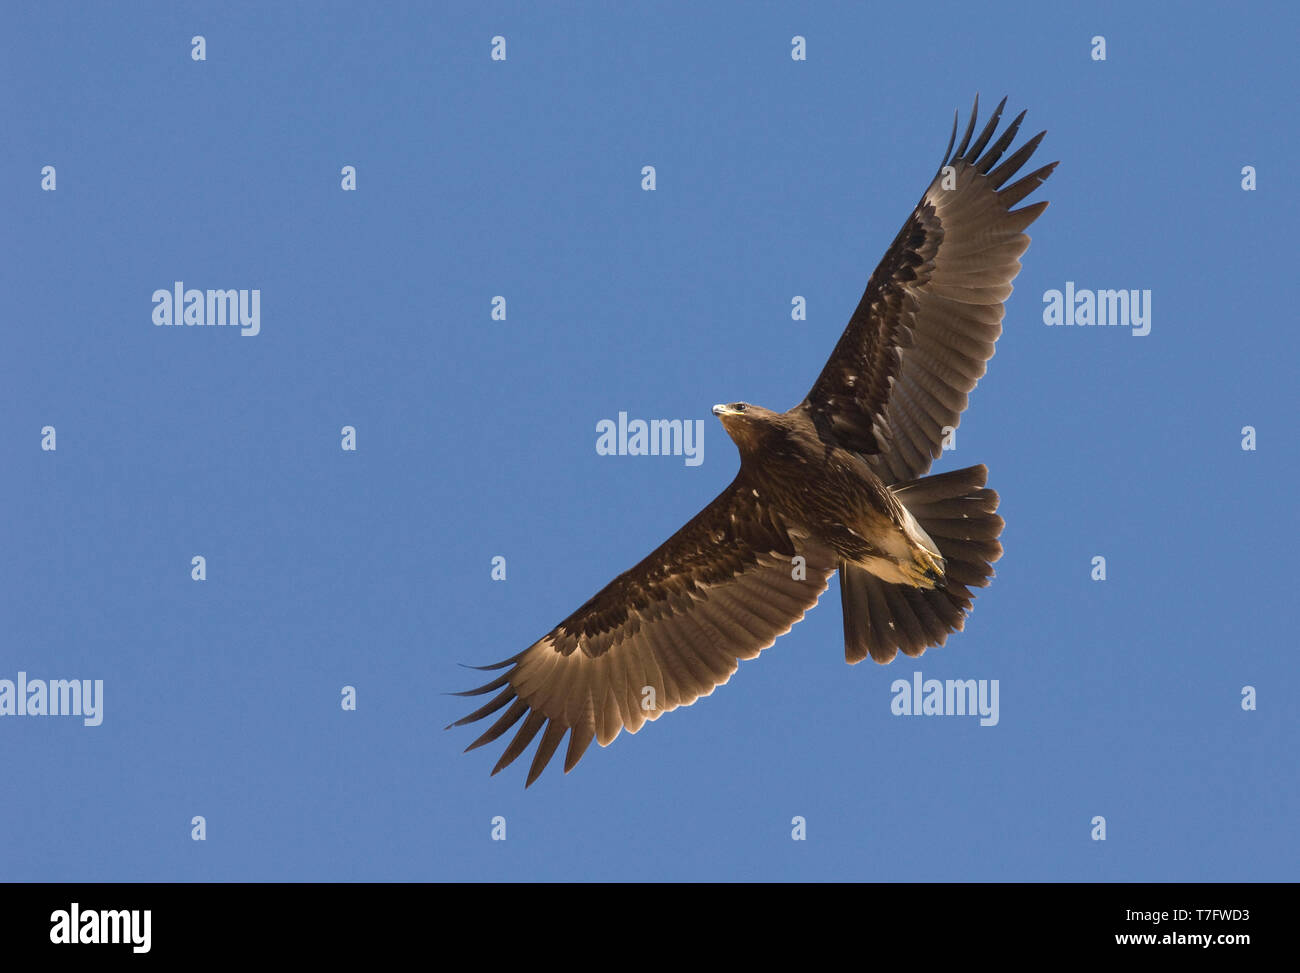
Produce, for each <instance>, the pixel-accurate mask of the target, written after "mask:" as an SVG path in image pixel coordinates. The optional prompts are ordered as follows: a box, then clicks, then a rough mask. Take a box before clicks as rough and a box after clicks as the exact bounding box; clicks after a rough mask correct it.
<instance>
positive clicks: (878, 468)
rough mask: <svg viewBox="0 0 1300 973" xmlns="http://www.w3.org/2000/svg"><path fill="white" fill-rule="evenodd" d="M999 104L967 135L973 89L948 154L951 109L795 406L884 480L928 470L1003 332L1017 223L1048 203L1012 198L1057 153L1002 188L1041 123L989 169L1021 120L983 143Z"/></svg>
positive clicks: (1023, 241)
mask: <svg viewBox="0 0 1300 973" xmlns="http://www.w3.org/2000/svg"><path fill="white" fill-rule="evenodd" d="M1005 104H1006V99H1005V98H1004V99H1002V103H1001V104H999V105H998V107H997V110H996V111H994V113H993V117H992V118H991V119H989V122H988V124H987V125H986V126H985V127H984V129H983V131H981V132H980V134H979V137H978V138H976V139H975V141H974V142H971V135H972V134H973V132H974V130H975V117H976V114H977V113H978V111H979V98H978V97H976V99H975V107H974V108H972V109H971V117H970V123H969V124H968V125H967V127H966V133H965V135H964V136H963V137H962V140H961V145H959V146H958V147H957V150H956V151H955V152H952V146H953V142H954V141H955V140H956V136H957V123H956V120H955V119H954V121H953V132H952V138H951V139H949V142H948V150H947V151H945V152H944V163H943V165H942V166H941V167H940V169H939V172H938V174H937V175H936V176H935V177H934V181H933V182H931V183H930V187H929V188H928V189H927V190H926V191H925V195H924V196H922V197H921V202H920V203H918V204H917V207H916V209H915V210H914V211H913V212H912V215H911V216H909V217H908V219H907V222H906V223H904V224H903V228H902V229H901V230H900V231H899V233H898V236H897V237H895V239H894V242H893V243H892V244H891V245H890V247H889V250H888V252H886V253H885V256H884V258H883V259H882V260H881V261H880V265H879V266H878V267H877V268H876V269H875V272H874V273H872V275H871V279H870V281H869V282H868V283H867V288H866V292H865V293H864V294H863V295H862V300H861V301H860V302H859V304H858V307H857V310H855V311H854V312H853V317H852V319H851V320H850V321H849V324H848V327H847V328H846V329H845V330H844V334H843V335H842V336H841V337H840V340H839V342H838V343H837V344H836V346H835V350H834V352H832V353H831V357H830V360H829V361H827V363H826V367H825V368H824V369H823V370H822V373H821V376H820V377H819V378H818V379H817V382H816V384H815V385H814V386H813V387H812V391H810V392H809V393H808V397H807V398H806V399H805V400H804V401H803V402H802V403H801V404H800V405H799V406H797V407H796V408H802V409H805V410H807V412H808V414H809V418H811V419H812V421H813V424H814V425H815V426H816V428H817V431H818V433H819V435H820V436H821V437H822V438H823V439H825V440H827V441H830V442H834V443H835V444H837V445H839V446H842V447H844V448H846V449H851V450H853V451H854V452H857V453H860V454H861V455H862V456H863V458H864V459H865V460H866V461H867V462H868V463H869V464H870V465H871V467H872V469H873V470H874V471H875V473H876V475H878V476H879V477H880V478H881V479H882V480H884V481H885V482H886V483H897V482H900V481H903V480H912V479H916V478H917V477H920V476H923V475H924V474H925V473H926V472H928V471H929V469H930V463H931V461H932V460H933V459H937V458H938V456H939V454H940V452H941V451H942V448H943V447H942V443H943V427H944V426H951V427H953V428H955V427H956V426H957V423H958V422H959V421H960V418H961V413H962V411H963V410H964V409H965V408H966V402H967V394H968V393H969V392H970V391H971V389H973V388H974V387H975V383H976V382H977V381H978V380H979V379H980V377H981V376H982V375H983V374H984V369H985V367H986V363H987V362H988V360H989V359H990V358H991V357H993V343H994V342H995V341H996V340H997V338H998V335H999V334H1001V333H1002V315H1003V311H1004V308H1003V303H1002V302H1003V301H1005V300H1006V299H1007V296H1008V295H1009V294H1010V293H1011V281H1012V280H1013V279H1014V278H1015V276H1016V274H1017V273H1019V272H1020V259H1019V258H1020V255H1021V254H1023V253H1024V252H1025V248H1026V247H1028V246H1029V237H1027V236H1026V235H1025V233H1024V230H1025V228H1026V227H1028V226H1029V224H1030V223H1032V222H1033V221H1034V220H1035V219H1036V218H1037V217H1038V214H1039V213H1041V212H1042V211H1043V210H1044V209H1045V208H1046V206H1047V203H1046V202H1038V203H1033V204H1032V205H1029V206H1023V207H1021V208H1020V209H1012V208H1011V207H1013V206H1015V205H1016V204H1017V203H1019V202H1020V201H1021V200H1023V199H1024V198H1025V197H1026V196H1028V195H1029V194H1030V193H1031V192H1033V190H1034V189H1036V188H1037V187H1038V186H1039V185H1041V184H1042V182H1043V180H1044V179H1046V178H1047V177H1048V176H1049V175H1050V174H1051V172H1052V170H1053V169H1054V168H1056V163H1055V162H1053V163H1051V164H1050V165H1046V166H1043V167H1042V168H1041V169H1038V170H1036V171H1034V172H1031V173H1030V174H1029V175H1027V176H1024V177H1023V178H1021V179H1020V180H1018V181H1017V182H1015V183H1013V184H1012V185H1010V186H1006V188H1003V186H1004V185H1005V184H1006V182H1007V181H1008V180H1009V179H1011V178H1012V177H1013V176H1015V175H1016V174H1017V172H1018V171H1019V170H1020V168H1021V166H1023V165H1024V164H1025V162H1026V161H1028V159H1029V157H1030V156H1031V155H1032V154H1033V152H1034V149H1035V148H1037V147H1038V143H1039V141H1040V140H1041V139H1042V137H1043V135H1045V134H1046V133H1045V132H1040V133H1039V134H1038V135H1036V136H1034V137H1033V138H1032V139H1030V140H1029V141H1028V142H1026V143H1025V144H1024V145H1023V146H1022V147H1021V148H1020V149H1019V150H1018V151H1016V152H1015V153H1014V154H1013V155H1011V156H1010V157H1008V158H1007V160H1006V161H1005V162H1003V163H1002V164H1001V165H999V166H997V168H994V165H995V164H996V163H997V161H998V159H999V158H1001V156H1002V153H1003V152H1005V151H1006V149H1007V148H1008V146H1010V145H1011V143H1012V141H1013V140H1014V139H1015V137H1016V133H1017V132H1018V131H1019V129H1020V122H1021V119H1023V118H1024V112H1021V113H1020V115H1019V116H1017V118H1016V119H1015V121H1013V122H1012V123H1011V124H1010V125H1009V126H1008V127H1007V129H1006V131H1005V132H1003V133H1002V135H1001V136H1000V137H999V138H998V139H997V141H995V142H993V144H992V145H989V140H990V139H991V138H992V137H993V133H994V131H995V130H996V129H997V125H998V120H999V119H1000V118H1001V116H1002V108H1003V106H1004V105H1005ZM986 147H987V151H986ZM950 152H951V156H950V155H949V153H950ZM981 153H982V154H981Z"/></svg>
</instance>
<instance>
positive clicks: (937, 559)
mask: <svg viewBox="0 0 1300 973" xmlns="http://www.w3.org/2000/svg"><path fill="white" fill-rule="evenodd" d="M713 414H714V415H716V416H718V418H720V419H721V420H722V426H723V428H724V429H726V430H727V434H728V435H730V436H731V438H732V441H733V442H735V444H736V446H737V448H738V449H739V451H740V477H741V478H743V483H744V484H745V485H746V486H748V488H749V489H750V490H751V492H752V493H753V495H754V496H755V497H756V498H759V499H760V500H761V499H763V498H766V501H767V505H768V507H769V509H770V512H771V516H772V518H773V520H774V521H776V522H779V523H781V524H783V525H785V526H786V528H787V529H788V530H791V531H794V532H796V533H797V535H798V536H799V537H800V538H801V539H802V540H803V541H804V542H805V543H806V544H809V545H818V546H819V547H820V548H822V549H825V550H830V551H832V552H833V553H834V555H835V557H836V559H837V560H839V561H845V562H847V563H849V564H853V565H857V566H859V567H861V568H863V569H865V570H867V571H870V572H871V573H872V574H874V575H876V576H877V577H879V578H881V579H883V580H885V581H890V582H893V583H896V584H912V585H915V586H918V587H924V588H933V587H936V586H937V582H939V581H940V580H941V579H942V577H943V560H942V558H941V556H940V555H939V551H938V548H937V547H935V545H934V542H933V541H932V540H931V539H930V537H929V535H928V534H926V533H925V531H924V530H923V529H922V528H921V526H920V525H919V524H918V523H917V522H916V518H915V517H913V516H912V515H911V514H910V513H908V511H907V508H906V507H904V506H903V505H902V504H901V503H900V502H899V501H898V499H897V498H896V497H895V496H894V495H893V493H891V492H890V490H889V488H888V487H886V486H885V484H884V483H883V482H882V481H881V479H880V477H878V476H877V475H876V474H875V473H873V472H872V470H871V467H870V466H868V465H867V464H866V462H864V461H863V460H862V458H861V457H859V456H858V455H857V454H855V453H853V452H850V451H849V450H847V449H843V448H841V447H840V446H837V445H835V444H834V443H828V442H825V441H824V440H822V439H821V438H820V437H819V436H818V435H817V430H816V427H815V426H814V425H813V424H812V421H811V419H809V417H808V415H807V413H806V411H805V410H802V409H799V408H797V407H796V408H794V409H791V410H790V411H789V412H784V413H775V412H769V411H768V410H767V409H762V408H759V407H758V406H753V405H749V404H748V403H744V402H736V403H733V404H732V405H729V406H727V405H716V406H714V407H713ZM737 482H742V479H738V480H737Z"/></svg>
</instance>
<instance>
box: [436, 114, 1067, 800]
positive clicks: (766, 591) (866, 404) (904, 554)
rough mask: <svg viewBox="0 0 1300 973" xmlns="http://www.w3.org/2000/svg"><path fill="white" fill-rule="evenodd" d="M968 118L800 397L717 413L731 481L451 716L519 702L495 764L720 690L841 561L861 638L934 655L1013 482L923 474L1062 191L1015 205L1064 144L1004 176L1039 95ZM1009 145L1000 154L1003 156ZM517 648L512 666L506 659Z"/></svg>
mask: <svg viewBox="0 0 1300 973" xmlns="http://www.w3.org/2000/svg"><path fill="white" fill-rule="evenodd" d="M1005 104H1006V99H1005V98H1004V99H1003V100H1002V103H1001V104H999V105H998V107H997V109H996V110H995V111H994V112H993V117H992V118H991V119H989V121H988V123H987V124H986V125H985V126H984V128H983V130H982V131H981V132H980V133H979V135H978V136H977V137H975V139H974V140H973V141H972V138H971V137H972V135H973V133H974V130H975V120H976V116H977V114H978V111H979V98H978V96H977V97H976V99H975V106H974V108H972V110H971V117H970V121H969V123H968V124H967V126H966V131H965V134H964V135H963V136H962V139H961V144H960V145H958V146H957V148H956V150H955V151H954V150H953V144H954V143H955V142H956V137H957V121H956V119H955V118H954V120H953V129H952V136H951V137H950V138H949V140H948V148H947V149H946V150H945V151H944V156H943V162H942V164H941V165H940V168H939V171H938V173H937V174H936V175H935V177H934V179H933V181H931V183H930V185H929V187H928V188H927V189H926V190H925V194H924V195H923V196H922V197H921V201H920V203H918V204H917V206H916V208H915V209H914V210H913V211H912V214H911V215H910V216H909V217H908V218H907V222H906V223H904V224H903V228H902V229H901V230H899V232H898V236H896V237H895V238H894V242H893V243H892V244H890V246H889V249H888V250H887V251H886V252H885V256H884V259H882V260H881V261H880V265H879V266H878V267H876V270H875V272H874V273H873V274H872V275H871V279H870V280H869V281H868V282H867V289H866V292H865V293H864V294H863V295H862V300H861V301H860V302H859V303H858V307H857V310H855V311H854V312H853V317H852V318H850V320H849V324H848V327H846V328H845V329H844V334H843V335H842V336H841V337H840V340H839V343H838V344H836V346H835V351H834V352H832V354H831V357H830V360H829V361H828V362H827V363H826V367H825V368H824V369H822V373H821V375H820V376H818V378H817V381H816V383H815V384H814V385H813V387H812V391H810V392H809V393H808V396H807V398H805V399H804V400H803V401H802V402H800V403H799V404H798V405H796V406H795V407H794V408H793V409H791V410H789V411H788V412H780V413H778V412H769V411H768V410H767V409H762V408H759V407H758V406H754V405H748V404H746V403H744V402H734V403H732V404H731V405H718V406H714V408H713V413H714V415H716V416H718V418H719V419H721V421H722V425H723V428H725V429H726V430H727V434H728V435H730V436H731V438H732V440H734V441H735V443H736V446H737V448H738V449H739V451H740V472H739V473H737V474H736V478H735V480H733V481H732V483H731V485H730V486H728V487H727V488H726V489H725V490H723V491H722V493H721V494H719V495H718V497H717V498H716V499H715V500H714V501H713V502H712V503H710V504H709V505H708V506H707V507H705V508H704V509H703V510H701V511H700V512H699V513H698V514H697V515H696V516H695V517H694V518H693V519H692V520H691V521H690V522H689V523H688V524H687V525H686V526H685V527H683V528H682V529H681V530H679V531H678V532H677V533H676V534H674V535H673V536H672V537H670V538H669V539H668V540H667V541H665V542H664V543H663V544H661V545H660V546H659V547H658V548H657V549H656V550H655V551H654V552H653V553H651V554H650V555H649V557H647V558H645V560H643V561H642V562H641V563H640V564H638V565H636V567H634V568H632V569H631V570H629V571H625V572H623V573H622V574H620V575H619V576H618V577H617V578H615V579H614V580H613V581H611V582H610V583H609V584H608V585H606V586H605V587H604V588H603V589H602V590H601V591H600V592H598V593H597V594H596V596H595V597H593V598H592V599H591V600H590V601H588V602H587V603H586V604H585V605H583V606H582V607H581V608H579V609H578V610H577V611H575V612H574V613H573V614H572V615H570V616H569V617H568V618H566V619H565V620H564V621H562V622H560V624H559V625H557V626H556V627H555V628H554V629H553V630H552V631H551V632H549V633H548V634H547V635H544V636H543V637H542V638H541V639H540V640H539V641H537V642H535V643H534V644H533V645H531V646H529V647H528V648H527V649H525V650H524V651H523V652H521V653H519V654H518V655H516V656H513V657H511V658H509V659H506V660H505V661H504V662H499V663H497V664H496V665H493V666H485V667H483V668H485V669H505V670H506V671H505V672H503V673H502V674H501V675H499V676H498V677H497V678H496V679H493V680H492V681H491V682H489V683H488V684H487V685H485V686H481V687H479V688H478V689H473V690H470V691H469V692H465V693H458V694H457V695H461V696H478V695H482V694H485V693H493V692H495V693H496V695H495V696H494V697H493V699H492V700H491V701H490V702H489V703H488V704H487V705H485V706H483V707H482V708H481V709H478V710H475V711H474V712H473V713H471V714H469V716H466V717H465V718H464V719H461V720H458V721H456V722H455V723H453V724H452V726H462V725H464V724H466V723H473V722H474V721H476V720H481V719H484V718H485V717H488V716H490V715H492V714H494V713H496V712H497V711H498V710H502V709H504V710H505V712H503V713H502V714H501V715H500V716H499V717H498V718H497V719H496V720H495V721H494V722H493V724H492V725H491V726H490V727H489V728H488V729H487V731H486V732H485V733H484V734H483V735H482V736H480V737H479V738H478V739H477V740H475V741H474V742H473V743H471V744H470V745H469V747H468V748H467V749H469V750H473V749H474V748H475V747H480V746H482V745H483V744H485V743H490V742H492V741H493V740H496V739H497V738H498V737H500V736H501V735H502V734H504V733H505V732H506V731H507V730H509V729H511V728H512V727H513V726H514V725H515V724H516V723H518V722H519V721H520V720H523V725H522V726H520V728H519V730H518V732H516V733H515V735H514V738H513V739H512V740H511V741H510V744H509V746H507V747H506V750H505V753H503V754H502V755H501V759H500V760H498V761H497V763H496V766H495V767H494V768H493V769H492V773H494V774H495V773H496V772H497V771H499V770H501V768H503V767H505V766H507V765H508V764H510V763H511V761H513V760H514V759H515V758H516V757H518V756H519V755H520V754H521V753H522V752H523V751H524V748H525V747H527V746H528V744H529V743H530V742H531V741H532V740H533V738H534V737H536V736H537V734H538V733H541V734H542V738H541V742H540V743H539V744H538V746H537V752H536V754H535V756H534V757H533V762H532V766H531V767H530V769H529V771H528V779H527V784H532V782H533V781H534V780H536V779H537V777H538V775H539V774H540V773H541V772H542V770H543V769H545V767H546V765H547V763H548V762H549V761H550V759H551V757H552V756H553V755H554V753H555V750H556V748H557V747H558V746H559V745H560V742H561V740H562V739H563V738H564V735H565V734H566V733H568V734H569V743H568V749H567V752H566V754H565V758H564V769H565V772H568V771H570V770H572V769H573V767H574V765H575V764H577V762H578V761H579V760H580V759H581V757H582V755H583V753H584V752H586V750H587V748H588V747H589V746H590V745H591V741H592V740H593V739H595V740H599V741H600V744H601V746H607V745H608V744H609V743H611V742H612V741H613V739H614V738H615V737H616V736H618V734H619V731H620V730H624V729H626V730H627V731H628V732H630V733H635V732H636V731H637V730H639V729H641V727H642V725H643V724H644V723H645V722H646V720H655V719H658V718H659V716H661V715H662V714H664V713H667V712H669V711H670V710H674V709H676V708H677V707H678V706H688V705H690V704H691V703H693V702H695V700H697V699H699V698H700V697H701V696H707V695H709V694H710V693H712V692H713V690H714V688H715V687H717V686H720V685H722V684H723V683H725V682H726V681H727V680H728V679H730V678H731V674H732V673H733V672H735V671H736V667H737V665H738V662H739V660H740V659H752V658H753V657H754V656H756V655H758V653H759V652H761V651H762V650H763V649H765V648H767V647H768V646H769V645H771V644H772V643H773V642H774V641H775V640H776V639H777V637H778V636H780V635H783V634H785V633H786V632H788V631H789V630H790V628H791V626H792V625H794V624H795V622H797V621H799V620H800V619H801V618H803V616H804V613H805V612H806V611H807V610H808V609H809V608H811V607H812V606H813V605H815V604H816V603H817V599H818V598H819V597H820V596H821V593H822V592H823V591H825V590H826V586H827V582H828V580H829V579H830V576H831V575H832V574H833V573H835V572H836V571H838V572H839V574H840V600H841V604H842V607H843V610H844V656H845V659H846V660H847V661H848V662H850V663H854V662H860V661H861V660H863V659H865V658H866V657H867V656H871V658H873V659H875V660H876V661H877V662H880V663H886V662H889V661H890V660H892V659H893V658H894V656H895V655H897V653H898V652H899V651H900V650H901V651H902V652H903V653H904V654H905V655H909V656H918V655H920V654H921V653H922V652H924V651H925V650H926V648H927V647H929V646H933V645H942V644H943V643H944V640H945V639H947V637H948V634H949V633H950V632H955V631H958V630H960V629H961V628H962V626H963V625H964V623H965V618H966V612H967V610H968V609H969V608H970V605H971V599H972V595H971V592H970V587H971V586H976V587H983V586H985V585H987V584H988V579H989V578H990V577H992V575H993V569H992V567H991V564H992V562H993V561H996V560H997V559H998V558H999V557H1000V556H1001V554H1002V545H1001V544H1000V543H999V542H998V536H999V535H1000V533H1001V531H1002V523H1003V522H1002V518H1001V517H999V516H998V515H997V513H996V510H997V506H998V495H997V494H996V493H995V492H994V491H993V490H991V489H989V488H987V487H986V486H985V485H984V483H985V479H986V476H987V473H988V471H987V470H986V469H985V467H983V466H972V467H968V468H967V469H963V470H956V471H954V472H951V473H942V474H939V475H937V476H926V475H925V474H926V473H927V472H928V471H929V469H930V463H931V461H932V460H933V459H935V458H937V457H938V456H939V454H940V452H941V451H942V444H943V438H944V435H945V430H946V429H952V428H955V427H956V426H957V424H958V422H960V420H961V413H962V411H963V410H964V409H965V408H966V403H967V395H968V393H969V392H970V391H971V389H973V388H974V387H975V383H976V382H977V381H978V380H979V378H980V377H981V376H982V375H983V374H984V370H985V367H986V363H987V362H988V360H989V359H990V358H991V357H992V356H993V343H994V342H995V341H996V340H997V338H998V335H999V334H1000V333H1001V331H1002V315H1003V310H1004V308H1003V302H1004V301H1005V300H1006V299H1007V296H1008V295H1009V294H1010V293H1011V281H1012V280H1013V279H1014V278H1015V276H1016V274H1017V273H1019V271H1020V260H1019V258H1020V256H1021V255H1022V254H1023V253H1024V252H1025V249H1026V248H1027V247H1028V246H1029V237H1028V236H1026V235H1025V233H1024V231H1025V229H1026V227H1028V226H1029V224H1030V223H1032V222H1033V221H1034V220H1035V219H1036V218H1037V217H1038V215H1039V214H1040V213H1042V211H1043V210H1044V209H1045V208H1046V207H1047V203H1046V202H1045V201H1044V202H1037V203H1033V204H1032V205H1029V206H1022V207H1021V208H1019V209H1012V207H1013V206H1015V205H1016V204H1017V203H1019V202H1020V201H1021V200H1023V199H1024V198H1025V197H1026V196H1028V195H1029V194H1030V193H1031V192H1033V190H1034V189H1036V188H1037V187H1038V186H1039V185H1040V184H1041V183H1042V182H1043V180H1045V179H1046V178H1047V177H1048V176H1049V175H1050V174H1051V172H1052V170H1053V169H1054V168H1055V167H1056V163H1052V164H1051V165H1046V166H1043V167H1042V168H1041V169H1037V170H1035V171H1034V172H1031V173H1029V174H1028V175H1026V176H1023V177H1021V178H1020V179H1018V180H1017V181H1016V182H1013V183H1011V184H1010V185H1007V183H1008V182H1009V181H1010V180H1011V179H1012V177H1013V176H1015V175H1016V174H1017V173H1018V172H1019V170H1020V169H1021V167H1022V166H1023V165H1024V164H1025V162H1026V161H1027V160H1028V159H1029V157H1030V156H1031V155H1032V154H1033V152H1034V150H1035V149H1036V148H1037V147H1038V143H1039V142H1040V141H1041V140H1042V138H1043V135H1044V134H1046V133H1045V132H1040V133H1039V134H1038V135H1036V136H1034V137H1033V138H1032V139H1030V140H1029V141H1028V142H1026V143H1025V144H1024V145H1023V146H1022V147H1021V148H1020V149H1019V150H1017V151H1016V152H1014V153H1013V154H1012V155H1010V156H1009V157H1008V158H1007V159H1006V160H1005V161H1003V162H1002V163H1001V164H1000V165H999V164H998V160H999V159H1000V158H1001V157H1002V155H1003V153H1004V152H1005V151H1006V150H1007V148H1008V147H1009V146H1010V145H1011V143H1012V141H1013V140H1014V139H1015V137H1016V133H1017V132H1018V131H1019V129H1020V123H1021V120H1022V119H1023V118H1024V112H1021V113H1020V115H1018V116H1017V117H1016V119H1015V120H1014V121H1013V122H1012V123H1011V124H1010V125H1009V126H1008V127H1007V128H1006V130H1005V131H1004V132H1002V134H1001V135H1000V136H999V137H998V138H997V139H996V140H993V135H994V133H995V131H996V129H997V127H998V121H999V119H1000V118H1001V116H1002V109H1003V106H1004V105H1005ZM995 166H996V168H995ZM507 667H508V668H507Z"/></svg>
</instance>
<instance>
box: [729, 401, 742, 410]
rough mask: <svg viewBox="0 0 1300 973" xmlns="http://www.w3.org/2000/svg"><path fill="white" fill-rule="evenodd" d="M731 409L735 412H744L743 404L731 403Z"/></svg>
mask: <svg viewBox="0 0 1300 973" xmlns="http://www.w3.org/2000/svg"><path fill="white" fill-rule="evenodd" d="M731 407H732V408H733V409H735V410H736V411H737V412H744V411H745V403H744V402H736V403H733V404H732V406H731Z"/></svg>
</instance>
